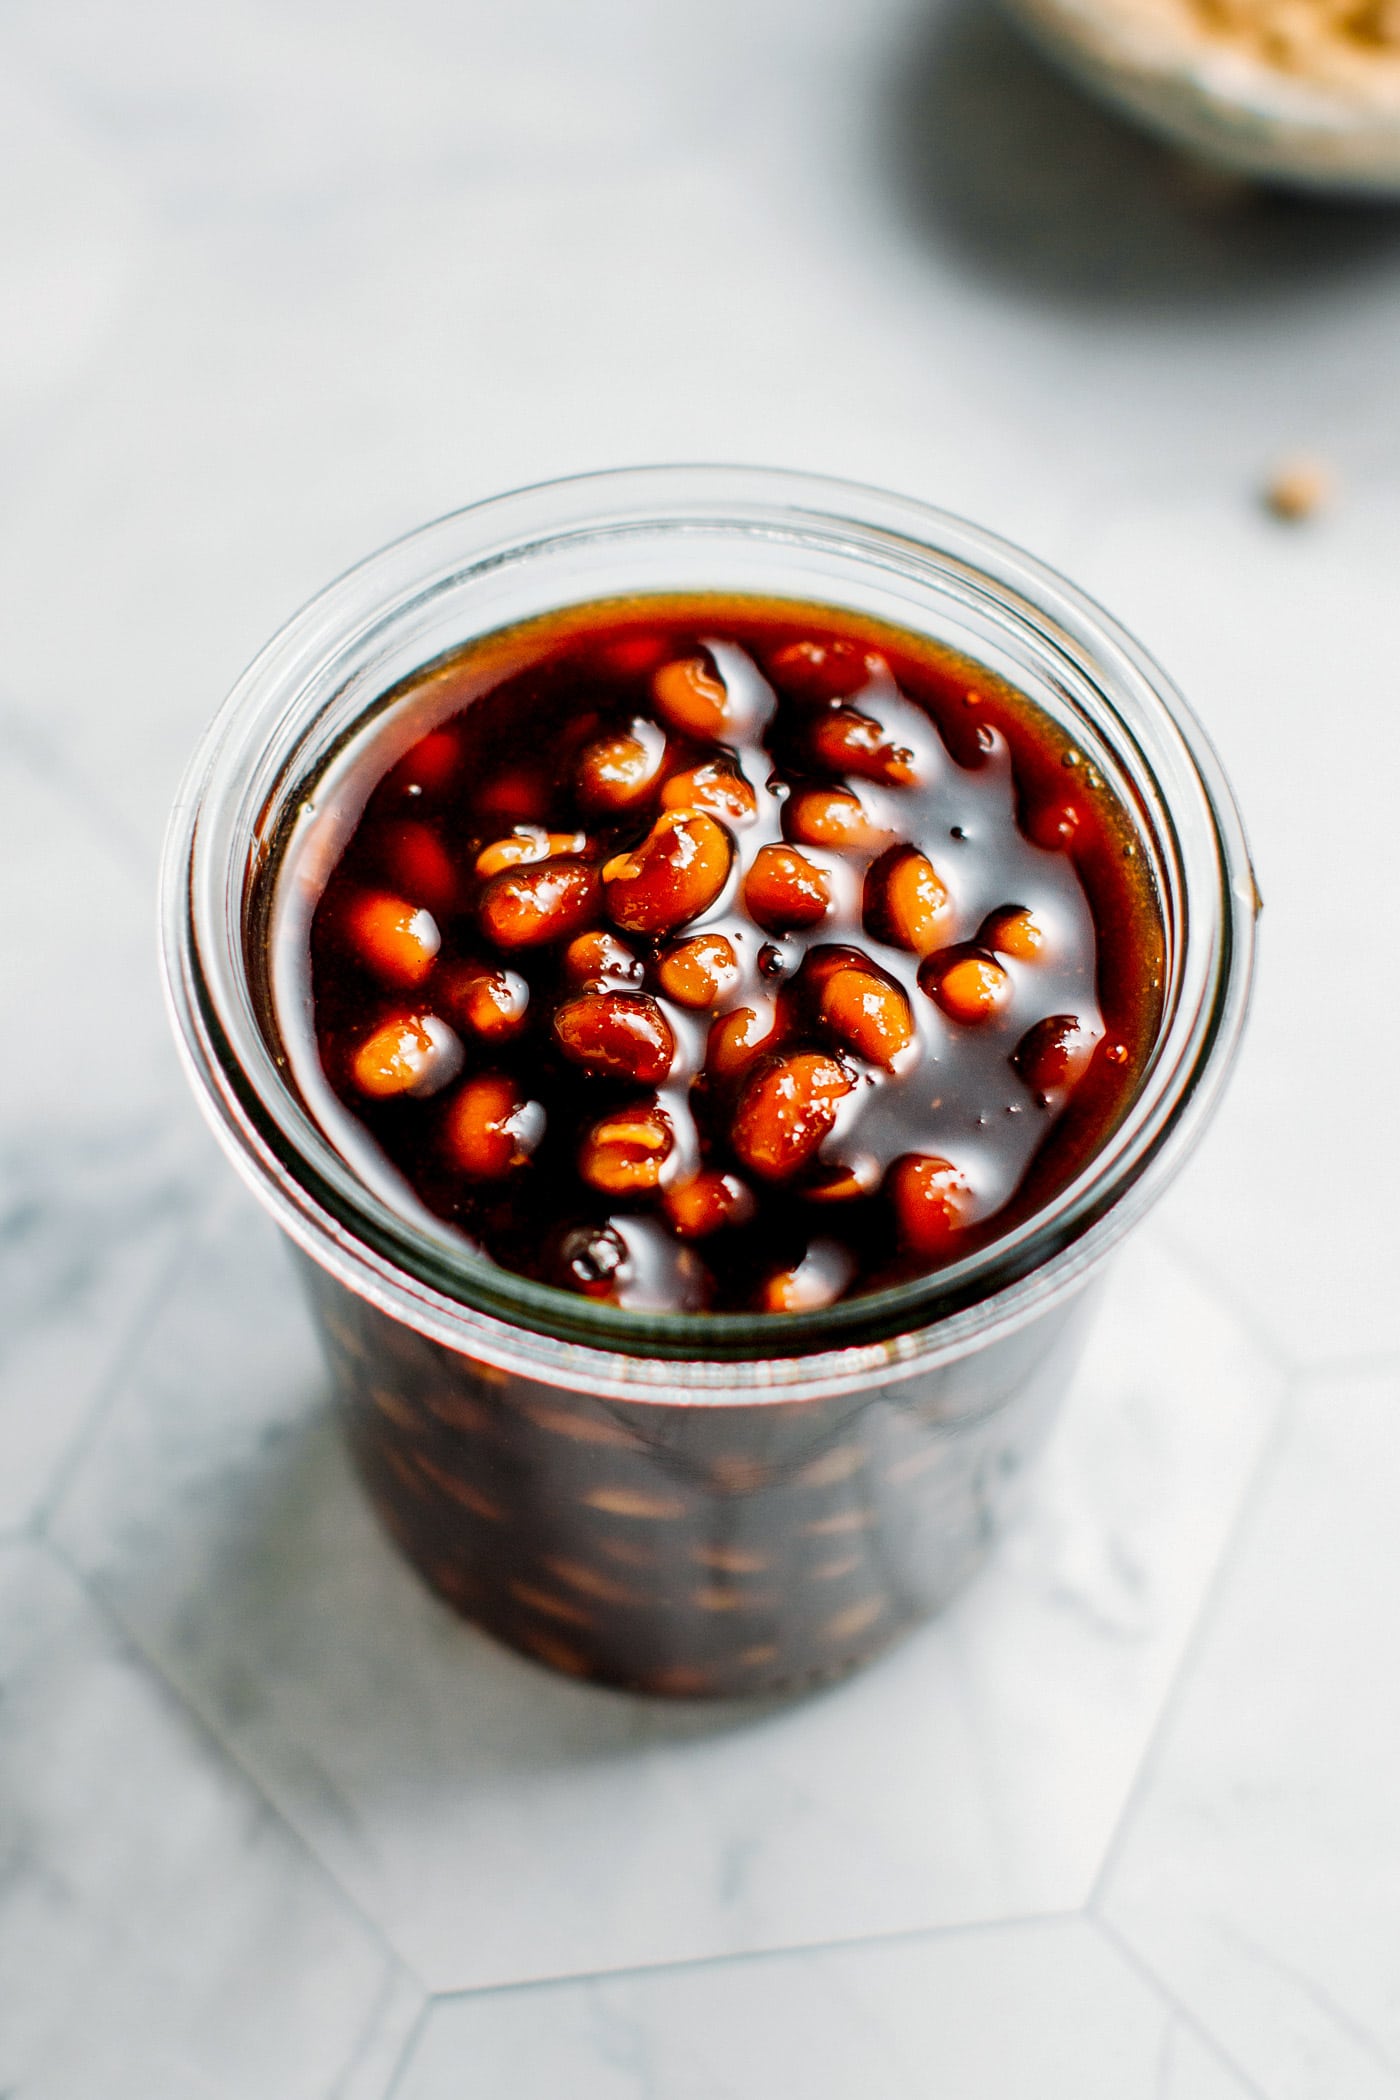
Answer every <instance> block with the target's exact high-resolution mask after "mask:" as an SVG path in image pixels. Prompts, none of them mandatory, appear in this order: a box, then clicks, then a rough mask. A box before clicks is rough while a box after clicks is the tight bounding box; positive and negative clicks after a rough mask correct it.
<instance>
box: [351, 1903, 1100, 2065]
mask: <svg viewBox="0 0 1400 2100" xmlns="http://www.w3.org/2000/svg"><path fill="white" fill-rule="evenodd" d="M1082 1923H1084V1915H1083V1913H1082V1912H1081V1911H1077V1910H1044V1911H1027V1912H1025V1913H1024V1914H1022V1915H1020V1916H1018V1917H1011V1918H967V1919H964V1920H962V1921H960V1922H959V1923H958V1924H955V1925H900V1926H895V1927H894V1928H893V1929H892V1930H890V1931H889V1932H863V1933H853V1934H850V1935H841V1934H838V1935H836V1936H835V1937H834V1938H832V1939H826V1940H793V1941H786V1942H784V1944H783V1945H782V1946H780V1947H738V1948H731V1949H726V1950H724V1951H722V1952H719V1953H716V1954H685V1955H681V1956H679V1957H678V1958H677V1959H676V1960H674V1961H651V1962H624V1963H622V1964H620V1965H619V1966H618V1967H617V1968H614V1969H578V1970H566V1971H562V1972H560V1973H559V1974H558V1975H554V1976H521V1977H518V1978H516V1979H515V1980H514V1981H512V1982H508V1983H507V1982H497V1983H478V1984H470V1983H469V1984H462V1985H459V1986H456V1987H454V1988H452V1989H449V1990H435V1991H432V1992H431V1993H430V1994H429V2005H430V2006H431V2005H438V2004H457V2003H458V2002H460V2001H461V2000H464V1999H468V1998H503V1997H508V1996H515V1995H517V1994H519V1993H523V1992H526V1991H552V1990H561V1989H566V1988H568V1987H569V1986H571V1985H575V1984H593V1983H618V1982H633V1981H644V1980H645V1979H646V1978H647V1977H649V1976H675V1975H679V1974H688V1973H689V1972H690V1971H692V1970H695V1969H722V1968H742V1967H745V1966H746V1965H747V1964H749V1963H751V1962H766V1961H786V1960H790V1959H792V1958H793V1957H794V1956H801V1955H810V1954H844V1953H851V1952H856V1951H859V1950H860V1949H861V1948H864V1947H870V1948H879V1947H891V1946H906V1945H910V1944H913V1943H917V1942H919V1941H928V1942H930V1943H932V1942H942V1941H944V1940H954V1939H963V1938H966V1937H967V1936H968V1935H969V1934H972V1935H982V1934H987V1933H994V1932H1024V1931H1026V1930H1028V1929H1032V1928H1041V1927H1045V1928H1049V1927H1060V1928H1063V1927H1065V1926H1069V1925H1079V1924H1082ZM386 2100H387V2096H386Z"/></svg>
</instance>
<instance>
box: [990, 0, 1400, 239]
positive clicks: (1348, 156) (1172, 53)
mask: <svg viewBox="0 0 1400 2100" xmlns="http://www.w3.org/2000/svg"><path fill="white" fill-rule="evenodd" d="M1003 4H1004V5H1005V6H1006V8H1007V9H1008V11H1009V12H1010V13H1011V15H1012V16H1014V18H1015V19H1016V20H1017V21H1018V22H1020V24H1021V25H1022V27H1023V28H1024V29H1025V30H1026V31H1027V32H1028V33H1029V35H1030V36H1031V37H1032V39H1033V40H1034V41H1035V42H1036V43H1037V44H1038V45H1039V46H1040V47H1041V49H1042V50H1043V51H1044V52H1045V53H1046V55H1047V56H1048V57H1050V58H1051V59H1053V60H1054V61H1055V62H1056V64H1058V65H1060V66H1061V67H1062V68H1064V69H1065V70H1066V71H1068V72H1069V73H1071V74H1072V75H1073V76H1074V77H1075V79H1076V80H1078V81H1079V82H1080V83H1081V85H1083V86H1084V87H1086V88H1088V89H1089V90H1090V92H1091V93H1093V94H1095V95H1097V96H1099V97H1100V98H1101V99H1102V100H1103V101H1105V102H1108V103H1110V104H1112V105H1113V107H1114V108H1116V109H1118V110H1120V111H1121V112H1122V113H1123V114H1124V115H1126V116H1128V117H1131V118H1132V119H1134V121H1135V122H1137V123H1140V124H1142V125H1144V126H1145V127H1146V128H1147V129H1148V130H1149V131H1154V132H1156V133H1157V135H1158V136H1159V137H1161V138H1164V139H1167V140H1169V141H1170V142H1171V143H1172V144H1174V145H1177V146H1180V147H1183V148H1185V149H1186V151H1188V152H1189V153H1191V154H1193V155H1194V156H1195V157H1196V158H1197V159H1199V160H1202V161H1205V162H1208V163H1210V164H1212V165H1213V166H1215V167H1219V168H1225V169H1228V170H1230V171H1232V172H1233V173H1235V174H1237V175H1242V176H1250V177H1253V178H1255V179H1258V180H1263V181H1267V182H1274V183H1282V184H1285V185H1286V186H1288V187H1290V188H1295V189H1299V188H1301V189H1309V190H1325V191H1332V192H1335V193H1336V194H1338V195H1341V196H1351V197H1364V196H1371V197H1380V198H1384V197H1390V198H1400V64H1395V65H1391V64H1387V63H1386V62H1385V61H1377V63H1376V79H1375V81H1374V84H1373V83H1371V82H1370V81H1368V80H1366V79H1365V78H1364V77H1358V81H1357V84H1356V85H1354V86H1352V85H1347V84H1344V83H1342V82H1325V81H1319V80H1315V79H1310V78H1305V77H1304V76H1302V75H1301V74H1294V73H1287V72H1284V71H1282V70H1281V69H1280V68H1279V67H1276V66H1272V65H1270V64H1268V63H1267V62H1266V61H1265V60H1264V59H1262V58H1258V57H1255V56H1253V55H1252V54H1250V53H1249V52H1248V51H1245V50H1242V49H1240V48H1239V47H1237V46H1234V45H1232V44H1229V43H1226V42H1225V41H1224V40H1223V39H1216V38H1214V37H1210V36H1207V35H1205V34H1203V33H1201V32H1199V31H1197V30H1196V29H1194V28H1193V26H1192V25H1191V23H1190V21H1189V18H1188V17H1187V16H1186V14H1185V10H1184V9H1183V11H1182V17H1181V20H1180V22H1179V23H1178V22H1177V21H1175V20H1173V19H1172V17H1171V16H1170V14H1169V13H1167V12H1166V11H1163V13H1162V14H1160V15H1158V16H1155V17H1153V18H1150V19H1144V18H1143V16H1142V15H1140V14H1139V12H1138V10H1137V9H1136V8H1133V7H1129V6H1123V5H1119V4H1116V0H1003ZM1367 63H1368V62H1367V61H1364V60H1361V61H1358V64H1357V66H1356V67H1355V68H1354V71H1355V72H1356V73H1357V75H1358V76H1362V75H1363V71H1364V68H1365V67H1366V65H1367Z"/></svg>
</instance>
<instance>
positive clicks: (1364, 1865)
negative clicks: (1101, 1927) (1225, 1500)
mask: <svg viewBox="0 0 1400 2100" xmlns="http://www.w3.org/2000/svg"><path fill="white" fill-rule="evenodd" d="M1397 1481H1400V1374H1397V1373H1395V1372H1392V1373H1390V1374H1388V1375H1382V1374H1376V1375H1374V1376H1370V1377H1357V1378H1349V1379H1339V1380H1320V1381H1319V1382H1318V1383H1316V1384H1314V1385H1312V1386H1310V1387H1309V1388H1307V1390H1306V1391H1305V1393H1304V1394H1303V1396H1302V1398H1301V1400H1300V1401H1299V1404H1298V1406H1297V1410H1296V1414H1295V1415H1294V1417H1293V1419H1292V1422H1291V1426H1290V1428H1289V1431H1288V1434H1287V1436H1286V1438H1285V1440H1284V1443H1283V1446H1282V1449H1281V1451H1280V1453H1279V1455H1278V1458H1277V1461H1276V1463H1275V1464H1273V1465H1272V1466H1271V1468H1270V1470H1269V1474H1268V1477H1267V1480H1266V1483H1265V1487H1264V1490H1263V1493H1262V1495H1261V1499H1260V1501H1259V1504H1258V1506H1257V1508H1255V1509H1254V1510H1252V1511H1251V1513H1250V1515H1249V1518H1248V1521H1247V1523H1246V1524H1245V1526H1244V1529H1243V1532H1242V1535H1241V1540H1240V1544H1239V1548H1238V1552H1237V1554H1236V1556H1235V1557H1234V1558H1233V1560H1232V1564H1231V1566H1230V1569H1229V1572H1228V1577H1227V1580H1226V1582H1225V1585H1224V1589H1223V1593H1222V1596H1221V1599H1220V1602H1219V1605H1218V1607H1217V1608H1216V1609H1215V1610H1214V1611H1213V1614H1212V1621H1211V1624H1210V1627H1209V1631H1208V1637H1207V1639H1206V1641H1205V1644H1204V1647H1203V1649H1202V1652H1201V1654H1200V1656H1199V1658H1198V1660H1197V1662H1196V1665H1195V1667H1194V1669H1193V1671H1192V1674H1191V1677H1190V1680H1189V1682H1188V1684H1187V1686H1186V1688H1185V1693H1184V1697H1183V1699H1182V1701H1181V1705H1180V1709H1179V1711H1178V1712H1177V1713H1176V1714H1175V1715H1174V1716H1173V1719H1172V1723H1171V1726H1170V1728H1169V1729H1168V1731H1167V1735H1166V1738H1165V1741H1164V1743H1163V1745H1162V1747H1161V1752H1160V1755H1159V1756H1158V1757H1157V1758H1155V1759H1154V1762H1153V1766H1152V1768H1151V1770H1150V1773H1149V1775H1148V1779H1147V1783H1146V1785H1145V1787H1144V1789H1143V1792H1142V1797H1141V1799H1140V1801H1139V1802H1138V1803H1137V1804H1136V1806H1135V1808H1134V1812H1133V1815H1132V1819H1131V1821H1130V1823H1129V1825H1128V1829H1127V1834H1126V1842H1125V1844H1124V1846H1123V1849H1122V1852H1121V1855H1120V1857H1119V1858H1118V1859H1117V1860H1116V1862H1115V1864H1114V1867H1113V1871H1112V1873H1111V1874H1110V1876H1109V1878H1108V1885H1107V1890H1106V1894H1105V1898H1104V1907H1105V1914H1106V1915H1107V1916H1108V1917H1109V1919H1110V1920H1111V1921H1112V1923H1113V1924H1114V1925H1115V1927H1116V1928H1117V1929H1118V1930H1119V1931H1120V1932H1122V1933H1123V1934H1124V1935H1125V1936H1126V1938H1127V1939H1128V1940H1129V1941H1130V1942H1131V1943H1132V1945H1133V1946H1135V1947H1136V1948H1137V1949H1138V1950H1139V1951H1140V1952H1141V1954H1142V1955H1143V1957H1144V1958H1145V1960H1146V1961H1147V1962H1148V1964H1149V1965H1150V1966H1151V1968H1152V1969H1153V1970H1154V1971H1155V1973H1156V1974H1157V1975H1159V1976H1161V1977H1163V1978H1164V1979H1165V1981H1166V1984H1167V1986H1168V1988H1170V1989H1171V1990H1172V1991H1174V1992H1175V1993H1177V1994H1178V1996H1179V1997H1180V1998H1181V1999H1182V2000H1183V2001H1184V2002H1186V2003H1188V2004H1189V2005H1190V2006H1191V2007H1192V2008H1193V2009H1194V2010H1195V2011H1196V2012H1197V2013H1198V2014H1199V2015H1200V2017H1201V2018H1202V2019H1203V2020H1205V2021H1206V2022H1207V2023H1208V2024H1209V2026H1210V2027H1211V2029H1212V2031H1213V2032H1214V2033H1216V2034H1217V2035H1218V2036H1219V2037H1220V2039H1221V2041H1222V2043H1223V2044H1224V2045H1225V2046H1226V2047H1227V2048H1228V2049H1229V2051H1230V2053H1231V2055H1232V2056H1233V2058H1234V2059H1235V2061H1236V2062H1238V2063H1239V2064H1241V2065H1242V2066H1243V2067H1244V2068H1245V2070H1246V2071H1247V2072H1249V2074H1250V2075H1251V2076H1253V2077H1254V2078H1255V2079H1256V2080H1257V2081H1258V2083H1259V2085H1260V2087H1261V2088H1262V2089H1263V2090H1264V2091H1266V2092H1267V2093H1268V2094H1270V2096H1271V2100H1317V2096H1320V2095H1324V2094H1326V2095H1332V2094H1343V2093H1344V2094H1346V2095H1347V2100H1382V2096H1385V2100H1393V2096H1394V2095H1395V2094H1396V2093H1397V2092H1400V1965H1398V1964H1397V1959H1396V1953H1397V1949H1400V1790H1397V1787H1396V1753H1397V1745H1400V1675H1397V1672H1396V1670H1395V1668H1394V1666H1393V1657H1394V1652H1395V1628H1396V1625H1397V1623H1400V1562H1398V1561H1397V1558H1396V1553H1395V1539H1396V1515H1395V1504H1396V1483H1397Z"/></svg>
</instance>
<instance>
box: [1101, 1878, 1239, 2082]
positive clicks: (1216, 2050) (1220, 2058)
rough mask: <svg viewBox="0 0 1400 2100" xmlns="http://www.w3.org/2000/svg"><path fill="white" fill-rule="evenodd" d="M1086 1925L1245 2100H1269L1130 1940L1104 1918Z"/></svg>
mask: <svg viewBox="0 0 1400 2100" xmlns="http://www.w3.org/2000/svg"><path fill="white" fill-rule="evenodd" d="M1086 1922H1087V1923H1088V1924H1089V1926H1090V1927H1091V1928H1092V1929H1093V1930H1094V1931H1095V1932H1097V1933H1098V1934H1099V1936H1100V1938H1102V1939H1104V1940H1106V1941H1107V1942H1108V1944H1109V1945H1110V1946H1111V1947H1112V1948H1113V1949H1114V1951H1115V1952H1116V1953H1117V1955H1118V1956H1119V1959H1120V1960H1121V1961H1122V1962H1123V1964H1124V1965H1125V1967H1127V1968H1130V1969H1131V1970H1132V1971H1133V1974H1134V1975H1135V1976H1137V1977H1138V1978H1139V1980H1140V1981H1141V1982H1142V1983H1143V1984H1145V1985H1146V1987H1147V1989H1148V1990H1150V1991H1151V1993H1152V1995H1153V1997H1154V1998H1157V1999H1158V2000H1160V2002H1161V2003H1162V2004H1163V2005H1164V2006H1165V2007H1166V2008H1167V2009H1168V2011H1169V2012H1171V2013H1173V2014H1174V2015H1175V2016H1176V2018H1177V2019H1178V2020H1180V2021H1181V2022H1182V2024H1183V2025H1184V2026H1185V2027H1186V2028H1187V2029H1188V2031H1189V2032H1190V2033H1191V2034H1193V2035H1194V2036H1195V2037H1196V2040H1197V2041H1198V2042H1199V2043H1200V2044H1201V2047H1202V2048H1203V2049H1205V2050H1206V2051H1207V2052H1208V2053H1209V2055H1211V2056H1212V2057H1213V2058H1214V2059H1215V2061H1216V2063H1217V2064H1219V2065H1220V2066H1221V2068H1222V2069H1223V2070H1226V2071H1228V2072H1229V2074H1230V2076H1231V2077H1232V2078H1233V2079H1235V2080H1236V2081H1237V2082H1238V2084H1239V2085H1240V2086H1242V2087H1243V2089H1244V2091H1245V2092H1246V2093H1247V2094H1248V2095H1249V2100H1270V2096H1269V2095H1268V2094H1267V2093H1266V2092H1265V2091H1264V2088H1263V2087H1262V2086H1261V2085H1260V2084H1258V2082H1257V2081H1256V2080H1255V2079H1254V2078H1253V2077H1252V2076H1251V2075H1250V2073H1249V2072H1248V2071H1246V2070H1245V2068H1244V2066H1243V2064H1239V2063H1236V2061H1235V2059H1234V2057H1233V2056H1232V2055H1231V2054H1230V2052H1229V2050H1228V2049H1227V2048H1226V2047H1225V2046H1224V2044H1223V2043H1222V2042H1221V2041H1219V2040H1218V2039H1217V2038H1216V2036H1215V2035H1214V2034H1213V2033H1212V2032H1211V2030H1210V2028H1209V2027H1207V2025H1206V2023H1205V2021H1204V2020H1203V2019H1202V2018H1201V2016H1200V2014H1199V2013H1197V2012H1195V2011H1193V2010H1192V2008H1191V2007H1190V2006H1189V2005H1187V2004H1186V2003H1185V2002H1184V2001H1183V2000H1182V1999H1180V1998H1178V1997H1177V1995H1176V1993H1175V1992H1174V1991H1172V1990H1169V1989H1168V1988H1167V1986H1166V1984H1165V1983H1164V1982H1163V1981H1162V1979H1161V1977H1160V1976H1159V1975H1158V1974H1157V1971H1156V1970H1155V1969H1154V1968H1152V1966H1151V1965H1150V1964H1149V1963H1148V1962H1146V1961H1144V1959H1143V1957H1142V1955H1141V1954H1140V1953H1139V1952H1138V1950H1137V1948H1136V1947H1135V1946H1134V1945H1133V1944H1132V1942H1131V1940H1128V1939H1126V1938H1125V1937H1124V1935H1123V1934H1122V1933H1121V1932H1120V1931H1119V1930H1118V1928H1117V1926H1116V1925H1113V1924H1111V1923H1110V1922H1109V1920H1108V1919H1107V1918H1101V1917H1098V1916H1092V1917H1087V1918H1086Z"/></svg>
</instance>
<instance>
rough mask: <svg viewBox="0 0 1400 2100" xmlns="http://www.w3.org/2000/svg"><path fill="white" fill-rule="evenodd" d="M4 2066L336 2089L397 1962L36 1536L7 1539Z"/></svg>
mask: <svg viewBox="0 0 1400 2100" xmlns="http://www.w3.org/2000/svg"><path fill="white" fill-rule="evenodd" d="M0 1692H3V1701H0V1975H3V1978H4V1986H3V2003H4V2017H3V2019H0V2085H3V2086H4V2088H5V2089H6V2090H13V2091H16V2092H19V2091H23V2092H24V2093H26V2094H33V2095H34V2096H35V2100H89V2096H91V2095H94V2094H98V2093H100V2094H101V2095H102V2096H103V2100H150V2096H151V2095H152V2094H157V2093H158V2094H161V2095H164V2094H170V2095H172V2096H178V2100H267V2096H268V2095H269V2094H272V2093H275V2094H277V2095H278V2096H279V2100H283V2096H286V2100H323V2096H324V2095H325V2094H326V2092H327V2091H328V2090H329V2088H330V2086H331V2084H332V2082H333V2081H334V2080H335V2079H336V2078H337V2077H338V2076H339V2075H340V2074H341V2073H342V2071H344V2070H346V2068H347V2067H348V2066H349V2065H350V2064H351V2062H352V2060H353V2059H355V2058H356V2057H357V2056H358V2053H359V2050H360V2047H361V2042H362V2037H363V2035H364V2031H365V2029H366V2026H367V2024H368V2023H369V2021H370V2019H371V2017H372V2016H377V2015H378V2013H379V2010H380V2008H381V2007H383V2006H386V2005H387V2002H388V1996H389V1994H390V1993H391V1992H392V1990H393V1988H394V1985H395V1978H396V1967H395V1965H394V1964H393V1962H392V1960H391V1958H390V1957H389V1955H388V1954H387V1952H386V1950H385V1948H384V1947H383V1945H382V1944H381V1943H380V1942H379V1941H378V1940H377V1939H376V1938H375V1936H374V1935H373V1934H372V1933H371V1932H370V1931H369V1930H368V1929H367V1928H366V1926H365V1925H364V1924H363V1923H362V1922H361V1921H360V1920H359V1919H357V1918H356V1917H354V1916H353V1915H352V1914H351V1912H350V1911H349V1909H348V1907H347V1906H346V1904H345V1902H344V1899H343V1898H342V1897H341V1896H340V1895H339V1893H338V1892H337V1891H336V1890H334V1889H333V1888H332V1886H331V1885H330V1883H329V1882H328V1881H327V1879H326V1877H325V1875H324V1874H323V1873H322V1871H321V1870H320V1869H319V1868H318V1867H317V1866H316V1864H315V1862H314V1861H312V1860H311V1859H309V1858H308V1857H307V1855H306V1853H305V1851H304V1850H303V1848H302V1847H301V1845H300V1844H299V1843H298V1842H297V1840H296V1839H295V1838H293V1837H292V1836H291V1834H290V1833H289V1832H288V1831H287V1830H286V1828H285V1827H284V1826H283V1825H282V1824H281V1823H280V1822H278V1821H277V1820H276V1819H275V1818H274V1817H273V1816H271V1815H270V1814H269V1812H268V1809H267V1806H266V1804H265V1803H264V1802H263V1801H261V1800H260V1799H259V1797H258V1796H257V1794H256V1793H255V1792H254V1790H253V1788H252V1787H250V1786H249V1785H248V1783H247V1781H246V1780H245V1779H244V1778H243V1777H242V1776H241V1775H239V1774H238V1773H237V1772H235V1771H234V1770H233V1769H232V1767H231V1766H229V1765H228V1764H227V1763H226V1762H225V1760H224V1759H223V1757H222V1756H221V1755H220V1753H219V1752H217V1751H216V1750H215V1749H214V1748H213V1747H212V1746H211V1744H210V1743H209V1741H208V1739H207V1737H206V1736H205V1734H204V1732H203V1731H202V1729H200V1728H199V1727H198V1726H197V1725H196V1724H195V1723H194V1722H193V1721H192V1720H191V1718H190V1717H189V1715H188V1714H187V1713H186V1712H184V1711H183V1710H182V1709H181V1708H180V1707H179V1705H178V1704H177V1703H176V1701H175V1700H174V1699H173V1698H172V1697H171V1696H170V1694H169V1693H168V1692H167V1691H166V1690H165V1689H164V1688H163V1687H161V1686H160V1685H158V1684H156V1683H155V1682H154V1681H153V1680H152V1679H151V1677H150V1675H149V1673H148V1672H147V1671H146V1669H145V1668H144V1666H143V1665H142V1664H141V1663H140V1662H139V1660H138V1659H137V1658H136V1657H135V1656H134V1655H133V1654H132V1652H131V1651H130V1649H129V1647H128V1645H127V1643H126V1642H125V1641H123V1640H122V1638H121V1637H120V1636H119V1635H118V1634H116V1633H115V1632H114V1631H113V1629H112V1628H111V1627H110V1625H109V1624H108V1623H107V1622H106V1620H105V1619H104V1618H103V1616H102V1615H100V1614H99V1613H98V1612H97V1611H96V1610H95V1608H94V1607H93V1605H92V1603H91V1602H90V1600H89V1599H88V1598H87V1597H86V1596H85V1595H84V1594H83V1592H82V1590H81V1588H80V1586H79V1585H78V1583H77V1582H76V1581H75V1580H74V1579H73V1577H72V1576H71V1575H69V1574H68V1573H67V1572H66V1571H65V1570H63V1569H61V1568H59V1567H57V1566H56V1565H54V1563H53V1562H52V1561H51V1560H50V1559H49V1557H48V1556H47V1554H46V1553H45V1552H44V1551H43V1550H42V1549H40V1548H37V1547H31V1546H20V1545H15V1546H11V1547H9V1548H5V1549H0Z"/></svg>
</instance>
